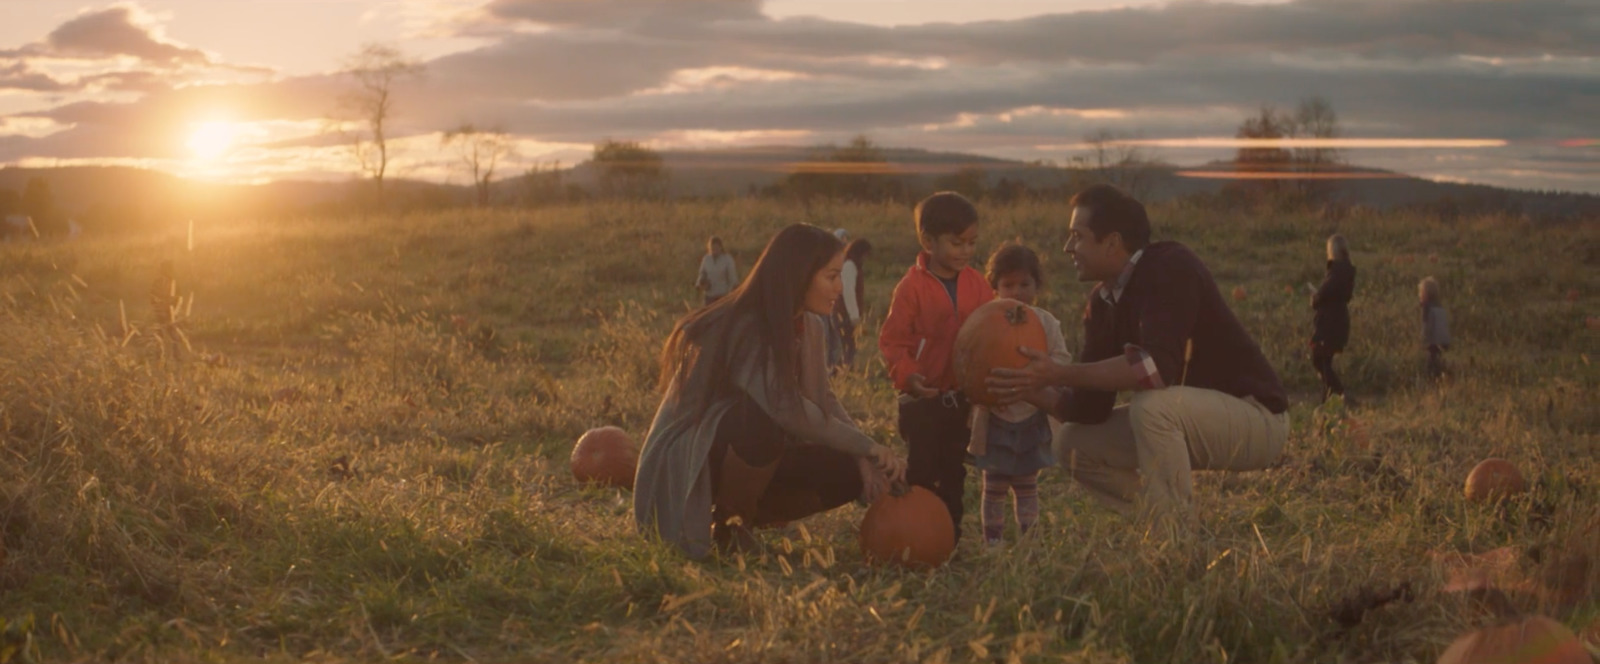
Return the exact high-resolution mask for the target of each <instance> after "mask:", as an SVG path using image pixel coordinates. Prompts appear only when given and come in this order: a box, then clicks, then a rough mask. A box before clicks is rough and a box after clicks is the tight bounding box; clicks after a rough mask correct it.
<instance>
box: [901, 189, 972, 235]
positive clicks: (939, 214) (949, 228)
mask: <svg viewBox="0 0 1600 664" xmlns="http://www.w3.org/2000/svg"><path fill="white" fill-rule="evenodd" d="M915 215H916V219H917V237H920V238H927V239H930V240H931V239H933V238H936V237H939V236H940V235H952V234H954V235H960V234H961V233H965V232H967V229H968V228H972V227H973V226H975V225H977V223H978V208H976V207H973V205H972V201H969V200H967V197H966V196H962V195H961V194H958V193H956V192H953V191H941V192H939V193H936V194H934V195H932V196H929V197H927V198H924V199H922V202H920V203H917V210H916V213H915Z"/></svg>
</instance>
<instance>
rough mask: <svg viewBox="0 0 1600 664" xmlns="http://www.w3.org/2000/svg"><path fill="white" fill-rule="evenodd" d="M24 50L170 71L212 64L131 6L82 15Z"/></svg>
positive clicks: (117, 6) (204, 54) (198, 52)
mask: <svg viewBox="0 0 1600 664" xmlns="http://www.w3.org/2000/svg"><path fill="white" fill-rule="evenodd" d="M25 50H28V51H31V53H30V54H33V55H47V56H55V57H71V58H85V59H104V58H113V57H117V56H131V57H134V58H138V59H139V60H141V61H143V62H145V63H149V64H154V65H160V66H167V67H173V66H179V65H203V64H209V63H210V62H211V57H210V56H209V55H207V54H206V53H205V51H201V50H200V49H196V48H189V47H187V46H184V45H182V44H178V43H176V42H172V41H168V40H166V39H165V38H164V37H163V36H162V35H161V30H160V28H159V27H158V26H156V25H155V24H154V20H153V19H152V18H151V17H150V15H149V14H147V13H146V12H145V11H144V10H143V9H141V8H140V7H139V6H138V5H131V4H128V5H113V6H111V7H107V8H106V9H102V10H99V11H92V12H87V13H84V14H81V15H79V16H78V17H77V18H74V19H72V20H70V21H67V22H66V23H63V24H61V25H60V26H58V27H56V29H55V30H52V31H51V32H50V34H49V35H47V36H46V37H45V39H44V41H43V42H42V43H39V44H33V45H30V46H29V47H25Z"/></svg>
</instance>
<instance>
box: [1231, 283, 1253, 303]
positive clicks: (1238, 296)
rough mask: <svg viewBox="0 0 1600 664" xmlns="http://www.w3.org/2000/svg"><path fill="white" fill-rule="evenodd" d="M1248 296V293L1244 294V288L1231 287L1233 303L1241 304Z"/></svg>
mask: <svg viewBox="0 0 1600 664" xmlns="http://www.w3.org/2000/svg"><path fill="white" fill-rule="evenodd" d="M1248 296H1249V293H1246V292H1245V290H1244V286H1234V287H1233V301H1235V302H1243V301H1244V298H1246V297H1248Z"/></svg>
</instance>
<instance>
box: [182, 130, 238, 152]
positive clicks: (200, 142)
mask: <svg viewBox="0 0 1600 664" xmlns="http://www.w3.org/2000/svg"><path fill="white" fill-rule="evenodd" d="M237 134H238V131H237V129H236V128H235V127H234V126H233V124H232V123H229V122H207V123H204V124H202V125H200V126H199V127H198V128H196V129H195V130H194V133H192V134H189V142H188V146H189V150H190V151H191V152H193V153H194V156H196V157H199V158H200V159H215V158H217V157H220V156H222V153H224V152H227V151H228V148H230V147H233V141H234V138H235V137H236V136H237Z"/></svg>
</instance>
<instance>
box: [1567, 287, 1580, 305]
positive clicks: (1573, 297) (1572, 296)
mask: <svg viewBox="0 0 1600 664" xmlns="http://www.w3.org/2000/svg"><path fill="white" fill-rule="evenodd" d="M1567 301H1568V302H1577V301H1578V289H1576V288H1568V289H1567Z"/></svg>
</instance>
